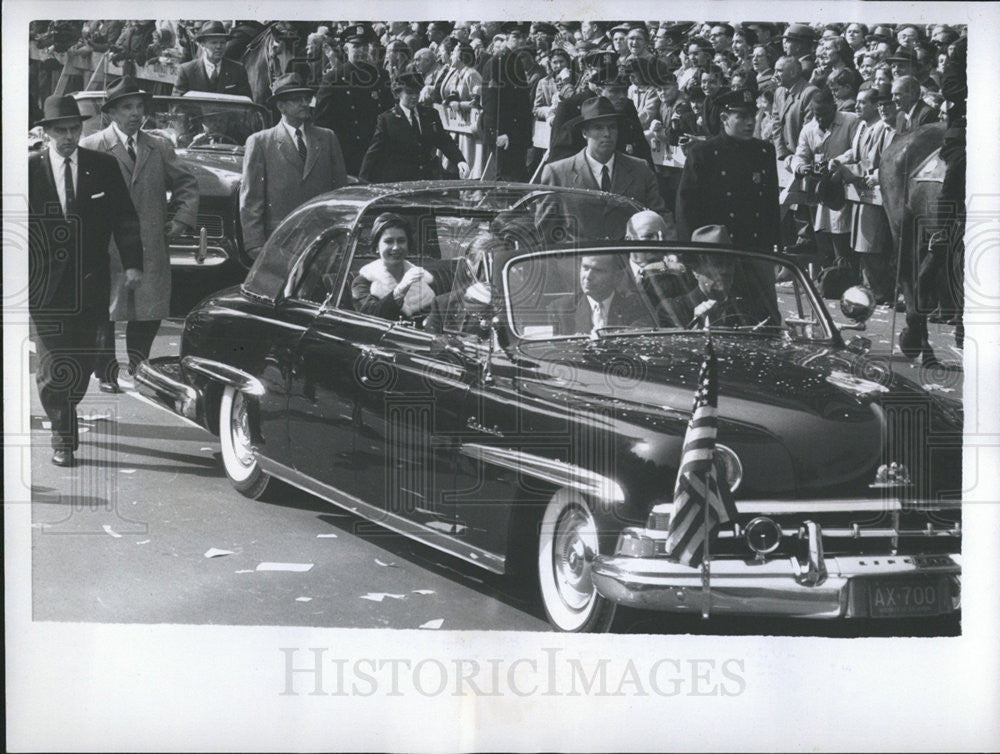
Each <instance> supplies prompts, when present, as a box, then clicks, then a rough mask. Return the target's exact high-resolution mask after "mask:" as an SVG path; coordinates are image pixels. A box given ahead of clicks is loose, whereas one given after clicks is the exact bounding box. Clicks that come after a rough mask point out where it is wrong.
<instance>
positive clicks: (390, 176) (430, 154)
mask: <svg viewBox="0 0 1000 754" xmlns="http://www.w3.org/2000/svg"><path fill="white" fill-rule="evenodd" d="M423 87H424V78H423V76H421V75H420V74H419V73H416V72H412V71H408V72H405V73H402V74H400V75H399V77H397V79H396V82H395V84H394V85H393V93H394V94H395V95H396V98H397V102H396V106H395V107H393V108H391V109H389V110H387V111H385V112H384V113H382V114H381V115H380V116H379V117H378V122H377V123H376V124H375V135H374V136H373V137H372V141H371V144H369V146H368V151H367V152H365V157H364V160H362V162H361V171H360V174H359V176H358V177H359V178H361V180H363V181H368V182H370V183H389V182H391V181H419V180H438V179H440V178H442V177H443V170H442V168H441V158H440V157H439V156H438V150H440V151H441V153H442V154H444V156H445V157H447V158H448V159H449V160H451V161H452V163H453V164H455V165H457V167H458V174H459V177H461V178H465V177H466V176H467V175H468V174H469V163H468V162H467V161H466V159H465V156H464V155H463V154H462V152H461V151H460V150H459V148H458V145H457V144H456V143H455V140H454V139H453V138H452V137H451V135H450V134H448V132H447V131H445V130H444V126H443V125H442V124H441V116H440V115H438V112H437V110H435V109H434V108H433V107H428V106H426V105H420V104H418V102H417V101H418V100H419V98H420V91H421V90H422V89H423Z"/></svg>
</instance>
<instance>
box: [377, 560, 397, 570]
mask: <svg viewBox="0 0 1000 754" xmlns="http://www.w3.org/2000/svg"><path fill="white" fill-rule="evenodd" d="M375 565H380V566H382V567H383V568H399V565H398V564H396V563H386V562H385V561H384V560H379V559H378V558H375Z"/></svg>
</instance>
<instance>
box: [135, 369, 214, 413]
mask: <svg viewBox="0 0 1000 754" xmlns="http://www.w3.org/2000/svg"><path fill="white" fill-rule="evenodd" d="M135 387H136V390H137V391H138V392H139V395H141V396H143V397H144V398H147V399H148V400H150V401H152V402H153V403H155V404H156V405H158V406H160V407H161V408H165V409H166V410H168V411H170V412H172V413H174V414H177V415H178V416H180V417H183V418H184V419H187V420H189V421H192V422H194V423H195V424H197V425H199V426H204V424H203V421H202V420H203V416H202V411H201V397H200V395H199V394H198V391H197V390H195V389H194V388H193V387H191V386H190V385H188V384H186V383H185V382H184V381H183V377H182V375H181V371H180V360H179V359H178V358H177V357H176V356H164V357H161V358H157V359H150V360H149V361H144V362H142V363H141V364H140V365H139V368H138V370H137V371H136V374H135Z"/></svg>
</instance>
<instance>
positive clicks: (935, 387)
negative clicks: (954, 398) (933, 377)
mask: <svg viewBox="0 0 1000 754" xmlns="http://www.w3.org/2000/svg"><path fill="white" fill-rule="evenodd" d="M924 390H940V391H941V392H942V393H954V392H955V388H953V387H945V386H944V385H939V384H937V383H936V382H928V383H927V384H926V385H924Z"/></svg>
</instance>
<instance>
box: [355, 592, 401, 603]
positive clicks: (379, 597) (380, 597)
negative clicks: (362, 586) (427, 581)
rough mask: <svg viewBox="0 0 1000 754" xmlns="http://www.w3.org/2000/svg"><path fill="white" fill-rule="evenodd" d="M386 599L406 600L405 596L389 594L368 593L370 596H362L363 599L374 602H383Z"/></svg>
mask: <svg viewBox="0 0 1000 754" xmlns="http://www.w3.org/2000/svg"><path fill="white" fill-rule="evenodd" d="M386 597H391V598H392V599H394V600H402V599H406V595H405V594H389V593H388V592H368V594H362V595H361V599H363V600H371V601H372V602H381V601H382V600H384V599H385V598H386Z"/></svg>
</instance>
